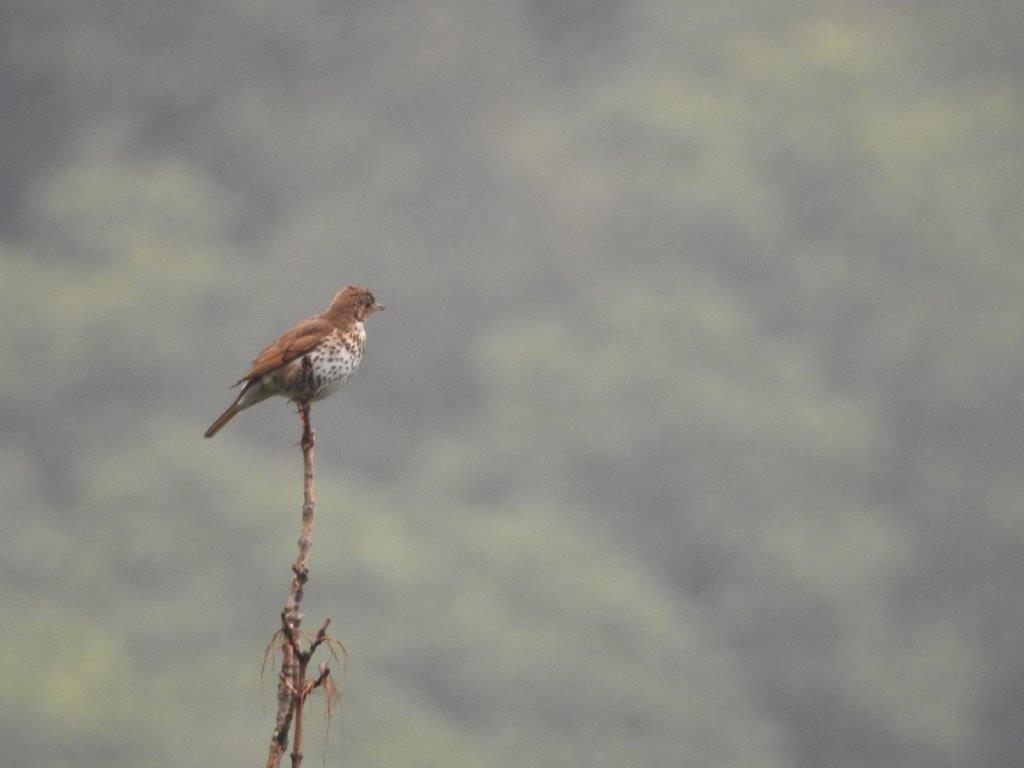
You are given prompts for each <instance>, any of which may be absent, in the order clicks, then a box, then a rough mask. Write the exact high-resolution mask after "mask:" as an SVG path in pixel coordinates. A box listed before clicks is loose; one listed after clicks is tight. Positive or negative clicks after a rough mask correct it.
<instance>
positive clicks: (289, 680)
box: [266, 360, 316, 768]
mask: <svg viewBox="0 0 1024 768" xmlns="http://www.w3.org/2000/svg"><path fill="white" fill-rule="evenodd" d="M306 364H307V363H306V360H303V365H306ZM298 405H299V418H300V419H301V421H302V440H301V441H300V445H301V447H302V467H303V488H302V490H303V494H302V495H303V502H302V529H301V531H300V533H299V542H298V544H299V554H298V557H296V558H295V563H294V564H293V565H292V580H291V584H290V585H289V590H288V599H287V600H286V601H285V604H284V610H283V611H281V627H282V633H283V635H284V636H283V637H282V639H281V677H280V681H279V682H278V686H277V719H276V722H275V724H274V732H273V735H272V736H271V738H270V750H269V752H268V755H267V766H266V768H279V766H280V765H281V759H282V758H283V757H284V753H285V751H286V750H287V748H288V731H289V730H290V728H291V723H292V718H293V716H294V718H295V721H296V723H295V730H296V732H295V738H296V745H295V747H296V748H295V752H293V754H292V765H293V766H297V765H298V763H297V762H295V760H296V756H295V753H296V752H297V753H298V760H299V761H300V762H301V760H302V754H301V751H300V747H301V735H300V734H301V730H300V728H301V726H300V724H301V721H302V701H303V699H304V695H303V686H304V684H305V671H306V670H305V665H306V664H307V663H308V662H309V657H308V656H306V655H305V654H302V653H301V652H300V651H299V642H298V641H299V637H300V632H299V630H300V627H301V625H302V613H301V612H300V610H299V608H300V606H301V605H302V592H303V588H304V587H305V585H306V581H307V580H308V579H309V549H310V547H312V546H313V523H314V522H315V518H316V489H315V487H314V485H313V447H314V445H315V441H316V433H315V432H314V431H313V427H312V426H311V424H310V420H309V403H308V402H300V403H299V404H298ZM304 656H305V658H303V657H304Z"/></svg>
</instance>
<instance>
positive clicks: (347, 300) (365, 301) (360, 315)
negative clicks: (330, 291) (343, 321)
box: [327, 285, 384, 322]
mask: <svg viewBox="0 0 1024 768" xmlns="http://www.w3.org/2000/svg"><path fill="white" fill-rule="evenodd" d="M382 309H384V307H383V306H381V305H380V304H378V303H377V300H376V299H374V298H373V294H372V293H371V292H370V289H369V288H363V287H362V286H359V285H349V286H347V287H345V288H342V289H341V290H340V291H338V293H337V294H336V295H335V297H334V301H332V302H331V307H330V309H328V310H327V313H328V314H329V315H331V316H332V317H354V318H355V319H356V320H358V321H360V322H362V321H363V320H365V319H366V318H367V317H369V316H370V315H372V314H373V313H374V312H380V311H381V310H382Z"/></svg>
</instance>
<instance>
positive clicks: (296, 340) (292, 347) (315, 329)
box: [237, 317, 334, 384]
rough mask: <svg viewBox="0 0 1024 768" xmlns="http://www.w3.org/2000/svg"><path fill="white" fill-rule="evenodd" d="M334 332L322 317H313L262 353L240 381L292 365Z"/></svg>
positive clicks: (283, 335) (287, 332)
mask: <svg viewBox="0 0 1024 768" xmlns="http://www.w3.org/2000/svg"><path fill="white" fill-rule="evenodd" d="M333 330H334V326H333V325H331V323H329V322H328V321H327V320H324V319H323V318H322V317H311V318H310V319H309V320H303V321H302V322H301V323H299V324H298V325H296V326H295V327H294V328H291V329H289V330H287V331H285V332H284V333H282V334H281V337H280V338H279V339H278V340H277V341H275V342H274V343H273V344H271V345H270V346H269V347H267V348H266V349H264V350H263V351H262V352H260V353H259V354H258V355H257V356H256V359H255V360H253V361H252V367H251V368H250V369H249V372H248V373H246V374H245V376H243V377H242V378H240V379H239V380H238V382H237V383H238V384H241V383H242V382H243V381H250V380H252V379H254V378H256V377H257V376H262V375H263V374H265V373H270V372H271V371H272V370H274V369H275V368H277V367H279V366H282V365H284V364H285V363H290V362H291V361H292V360H294V359H295V358H297V357H300V356H302V355H304V354H305V353H306V352H308V351H309V350H311V349H312V348H313V347H315V346H316V345H317V343H319V342H320V340H321V339H323V338H324V337H325V336H327V335H328V334H330V333H331V332H332V331H333Z"/></svg>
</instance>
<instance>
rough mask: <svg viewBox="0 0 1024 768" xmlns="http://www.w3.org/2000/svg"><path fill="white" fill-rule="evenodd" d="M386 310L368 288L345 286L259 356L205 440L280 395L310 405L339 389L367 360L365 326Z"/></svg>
mask: <svg viewBox="0 0 1024 768" xmlns="http://www.w3.org/2000/svg"><path fill="white" fill-rule="evenodd" d="M382 309H384V307H383V306H381V305H380V304H378V303H377V300H376V299H375V298H374V297H373V293H371V292H370V290H369V289H368V288H364V287H362V286H359V285H349V286H346V287H345V288H342V289H341V290H340V291H338V293H337V294H335V296H334V300H333V301H331V305H330V306H329V307H328V308H327V309H326V311H324V312H321V313H320V314H319V315H315V316H313V317H310V318H308V319H307V320H303V321H302V322H301V323H299V324H298V325H295V326H293V327H292V328H290V329H288V330H287V331H285V332H284V333H282V334H281V336H280V337H279V338H278V339H277V341H275V342H274V343H272V344H270V345H269V346H268V347H267V348H266V349H264V350H263V351H262V352H260V353H259V354H258V355H257V356H256V359H255V360H253V361H252V366H251V367H250V368H249V371H248V372H247V373H246V374H245V375H244V376H243V377H242V378H240V379H239V380H238V381H237V382H235V384H234V385H233V386H236V387H237V386H239V385H242V390H241V391H240V392H239V393H238V397H236V398H235V399H234V401H233V402H232V403H231V405H229V406H228V407H227V409H226V410H225V411H224V413H222V414H221V415H220V416H218V417H217V419H216V421H214V422H213V424H211V425H210V428H209V429H207V430H206V433H205V435H204V437H213V436H214V435H216V434H217V433H218V432H219V431H220V430H221V429H222V428H223V427H224V425H225V424H227V423H228V422H229V421H231V419H233V418H234V417H235V416H237V415H238V414H239V413H240V412H241V411H244V410H245V409H246V408H250V407H252V406H254V405H256V404H257V403H260V402H262V401H264V400H266V399H267V398H268V397H273V396H275V395H281V396H284V397H286V398H288V399H289V400H291V401H294V402H297V403H299V404H307V405H308V404H309V403H311V402H314V401H316V400H323V399H324V398H325V397H327V396H328V395H330V394H331V393H332V392H334V391H336V390H337V389H338V388H339V387H341V385H342V384H344V383H345V382H347V381H348V380H349V379H351V378H352V375H353V374H354V373H355V372H356V369H357V368H358V367H359V363H361V362H362V360H363V350H364V349H365V348H366V328H365V327H364V326H363V322H364V321H365V320H366V318H368V317H369V316H370V315H372V314H373V313H374V312H379V311H381V310H382Z"/></svg>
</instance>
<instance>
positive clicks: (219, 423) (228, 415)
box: [203, 390, 245, 437]
mask: <svg viewBox="0 0 1024 768" xmlns="http://www.w3.org/2000/svg"><path fill="white" fill-rule="evenodd" d="M244 394H245V390H242V391H241V392H239V393H238V397H236V398H235V402H233V403H232V404H231V405H229V406H228V407H227V410H226V411H224V413H222V414H221V415H220V416H218V417H217V420H216V421H215V422H213V424H211V425H210V428H209V429H208V430H206V434H204V435H203V437H213V436H214V435H216V434H217V433H218V432H220V430H221V428H222V427H223V426H224V425H225V424H227V423H228V422H229V421H231V420H232V419H233V418H235V415H236V414H237V413H238V412H239V411H241V410H242V409H243V407H244V406H242V405H240V404H239V400H241V399H242V395H244Z"/></svg>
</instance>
